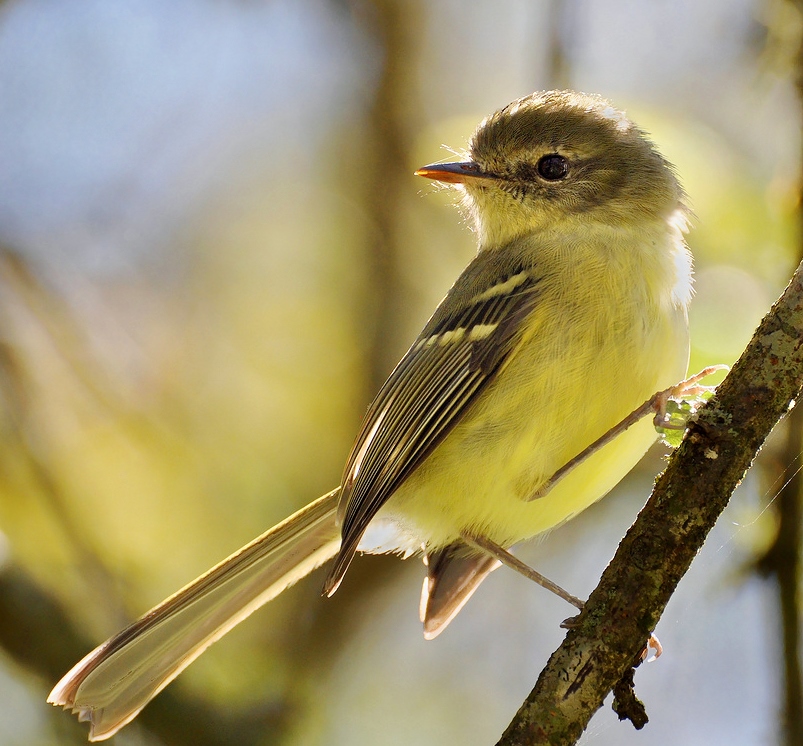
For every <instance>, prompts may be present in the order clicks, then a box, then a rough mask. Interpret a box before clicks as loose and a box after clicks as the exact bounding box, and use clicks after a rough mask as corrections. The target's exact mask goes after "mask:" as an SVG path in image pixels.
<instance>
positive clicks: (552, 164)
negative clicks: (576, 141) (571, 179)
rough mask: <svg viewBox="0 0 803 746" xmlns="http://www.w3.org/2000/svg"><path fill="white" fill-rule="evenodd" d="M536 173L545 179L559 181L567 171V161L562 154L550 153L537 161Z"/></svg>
mask: <svg viewBox="0 0 803 746" xmlns="http://www.w3.org/2000/svg"><path fill="white" fill-rule="evenodd" d="M536 169H537V170H538V175H539V176H540V177H541V178H542V179H546V180H547V181H560V179H563V178H565V177H566V174H568V173H569V161H567V160H566V159H565V158H564V157H563V156H562V155H558V154H557V153H551V154H550V155H545V156H544V157H543V158H541V160H539V161H538V165H537V166H536Z"/></svg>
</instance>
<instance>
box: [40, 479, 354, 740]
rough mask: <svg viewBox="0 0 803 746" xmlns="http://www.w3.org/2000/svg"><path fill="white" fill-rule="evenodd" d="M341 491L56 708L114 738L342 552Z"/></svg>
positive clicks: (74, 674) (157, 617) (263, 541)
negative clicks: (231, 634) (233, 633)
mask: <svg viewBox="0 0 803 746" xmlns="http://www.w3.org/2000/svg"><path fill="white" fill-rule="evenodd" d="M339 493H340V489H339V488H338V489H335V490H333V491H332V492H330V493H328V494H326V495H324V496H323V497H320V498H318V499H317V500H316V501H314V502H312V503H310V504H309V505H307V506H306V507H305V508H302V509H301V510H299V511H298V512H297V513H294V514H293V515H291V516H290V517H289V518H287V519H286V520H285V521H283V522H282V523H280V524H278V525H277V526H274V527H273V528H272V529H270V530H269V531H267V532H266V533H264V534H262V536H260V537H258V538H257V539H255V540H254V541H252V542H251V543H250V544H248V545H247V546H245V547H243V548H242V549H240V550H239V551H238V552H236V553H235V554H233V555H231V556H230V557H228V558H227V559H225V560H223V561H222V562H221V563H220V564H218V565H216V566H215V567H213V568H212V569H211V570H209V571H208V572H207V573H205V574H204V575H202V576H201V577H199V578H198V579H196V580H194V581H193V582H192V583H190V584H189V585H187V586H185V587H184V588H182V589H181V590H180V591H178V592H177V593H175V594H174V595H172V596H171V597H170V598H168V599H166V600H165V601H163V602H162V603H161V604H159V605H158V606H156V607H155V608H154V609H152V610H151V611H149V612H148V613H147V614H145V615H144V616H143V617H141V618H140V619H139V620H138V621H136V622H134V623H133V624H132V625H130V626H129V627H127V628H126V629H124V630H123V631H122V632H120V633H119V634H117V635H115V636H114V637H112V638H110V639H109V640H107V641H106V642H105V643H103V644H102V645H100V646H99V647H98V648H96V649H95V650H93V651H92V652H91V653H89V655H87V656H86V657H85V658H84V659H83V660H81V661H80V662H79V663H77V664H76V665H75V666H74V667H73V668H72V669H71V670H70V671H69V672H68V673H67V674H66V675H65V676H64V677H63V678H62V679H61V681H59V683H58V684H56V686H55V687H54V689H53V691H52V692H51V693H50V696H49V697H48V700H47V701H48V702H50V703H51V704H54V705H62V706H64V707H70V708H72V710H73V712H74V713H76V714H77V715H78V719H79V720H82V721H83V720H88V721H89V722H90V724H91V731H90V737H89V740H90V741H102V740H104V739H106V738H109V737H110V736H112V735H114V734H115V733H116V732H117V731H118V730H119V729H120V728H122V727H123V726H124V725H125V724H126V723H128V722H130V721H131V720H132V719H133V718H134V717H136V715H137V713H138V712H139V711H140V710H141V709H142V708H143V707H144V706H145V705H146V704H147V703H148V702H149V701H150V700H151V699H152V698H153V697H155V696H156V695H157V694H158V693H159V692H160V691H161V690H162V689H164V687H165V686H167V685H168V684H169V683H170V682H171V681H172V680H173V679H174V678H175V677H176V676H178V675H179V674H180V673H181V672H182V671H183V670H184V669H185V668H186V667H187V666H188V665H189V664H190V663H192V661H194V660H195V659H196V658H197V657H198V656H199V655H200V654H201V653H203V651H204V650H206V648H208V647H209V646H210V645H211V644H212V643H213V642H215V641H216V640H218V639H220V638H221V637H222V636H223V635H225V634H226V633H227V632H228V631H229V630H230V629H231V628H232V627H234V626H235V625H237V624H239V623H240V622H241V621H242V620H243V619H245V618H246V617H247V616H248V615H249V614H251V613H252V612H254V611H256V610H257V609H258V608H259V607H260V606H262V605H263V604H264V603H266V602H268V601H270V600H271V599H272V598H274V597H275V596H277V595H278V594H279V593H281V592H282V591H283V590H284V589H285V588H287V587H289V586H290V585H292V584H293V583H295V582H296V581H298V580H300V579H301V578H303V577H304V576H305V575H307V574H308V573H310V572H312V570H314V569H315V568H316V567H318V566H319V565H321V564H323V563H324V562H326V560H328V559H330V558H331V557H333V556H334V555H335V554H337V551H338V548H339V546H340V536H339V532H338V529H337V501H338V496H339Z"/></svg>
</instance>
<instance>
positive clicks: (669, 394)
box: [527, 365, 728, 502]
mask: <svg viewBox="0 0 803 746" xmlns="http://www.w3.org/2000/svg"><path fill="white" fill-rule="evenodd" d="M727 368H728V366H727V365H710V366H708V367H707V368H703V370H701V371H700V372H699V373H696V374H695V375H693V376H691V377H690V378H687V379H686V380H685V381H681V382H680V383H677V384H675V385H674V386H670V387H669V388H668V389H664V390H663V391H659V392H658V393H657V394H653V395H652V396H651V397H650V398H649V399H647V401H645V402H644V404H642V405H641V406H640V407H638V408H637V409H634V410H633V411H632V412H631V413H630V414H629V415H627V417H625V418H624V419H623V420H622V421H621V422H619V423H618V424H616V425H614V426H613V427H612V428H611V429H610V430H608V431H607V432H606V433H605V434H603V435H602V436H601V437H599V438H597V440H595V441H594V442H593V443H592V444H591V445H590V446H588V447H587V448H585V449H583V450H582V451H580V453H578V454H577V455H576V456H575V457H574V458H572V459H570V460H569V461H567V462H566V463H565V464H564V465H563V466H561V468H560V469H558V470H557V471H556V472H555V473H554V474H553V475H552V476H551V477H550V478H549V479H547V480H546V481H545V482H544V483H543V484H542V485H541V486H540V487H539V488H538V489H537V490H536V491H535V492H534V493H533V494H532V495H531V496H530V497H529V498H528V499H527V500H528V502H529V501H531V500H537V499H538V498H539V497H544V495H546V494H547V493H548V492H549V491H550V490H551V489H552V488H553V487H554V486H555V485H556V484H557V483H558V482H559V481H560V480H561V479H563V477H565V476H566V475H567V474H568V473H569V472H570V471H572V469H574V468H575V467H576V466H579V465H580V464H581V463H583V461H585V460H586V459H587V458H589V456H592V455H593V454H595V453H596V452H597V451H599V450H600V449H601V448H603V447H604V446H606V445H608V443H610V442H611V441H612V440H613V439H614V438H616V437H617V436H619V435H621V434H622V433H623V432H624V431H625V430H627V429H628V428H629V427H630V426H631V425H634V424H635V423H636V422H638V421H639V420H640V419H641V418H642V417H644V416H646V415H647V414H649V413H650V412H654V413H655V415H654V417H653V422H654V423H655V426H656V427H660V428H664V429H672V430H676V429H685V428H686V423H683V424H682V425H676V424H674V423H671V422H670V421H669V418H668V416H667V411H666V407H667V403H668V402H669V400H670V399H676V398H679V397H681V396H699V395H700V394H703V393H706V392H710V391H713V390H714V387H713V386H701V385H700V381H701V380H702V379H703V378H706V377H707V376H710V375H711V374H712V373H715V372H716V371H718V370H723V369H724V370H727Z"/></svg>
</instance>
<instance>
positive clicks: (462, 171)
mask: <svg viewBox="0 0 803 746" xmlns="http://www.w3.org/2000/svg"><path fill="white" fill-rule="evenodd" d="M415 175H416V176H424V177H426V178H427V179H435V180H436V181H445V182H447V183H449V184H465V183H466V182H467V181H476V180H479V179H483V180H487V179H496V178H498V177H497V176H495V175H494V174H489V173H486V172H484V171H483V170H482V169H481V168H480V166H479V164H477V163H474V162H473V161H464V162H462V163H433V164H432V165H430V166H424V167H423V168H419V169H418V171H416V172H415Z"/></svg>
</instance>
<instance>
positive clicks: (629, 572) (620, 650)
mask: <svg viewBox="0 0 803 746" xmlns="http://www.w3.org/2000/svg"><path fill="white" fill-rule="evenodd" d="M801 384H803V264H801V266H799V267H798V269H797V271H796V272H795V275H794V277H793V279H792V281H791V283H790V284H789V286H788V287H787V289H786V290H785V291H784V294H783V295H782V297H781V298H780V299H779V300H778V302H777V303H776V304H775V306H774V307H773V309H772V310H771V311H770V313H769V314H768V315H767V316H766V317H765V318H764V320H763V321H762V323H761V325H760V326H759V328H758V330H757V331H756V333H755V335H754V336H753V339H752V341H751V342H750V345H749V346H748V347H747V349H746V350H745V352H744V353H743V355H742V357H741V358H740V359H739V361H738V362H737V363H736V365H735V366H734V367H733V370H732V371H731V373H730V374H729V375H728V377H727V378H726V379H725V381H724V382H723V383H722V384H721V385H720V386H719V388H718V389H717V393H716V395H715V396H714V397H713V398H712V399H711V400H710V401H709V402H708V403H707V404H706V405H705V407H703V408H702V409H701V410H700V411H699V413H698V415H697V416H696V418H695V420H694V422H692V423H691V425H690V427H689V430H688V432H687V434H686V437H685V439H684V441H683V443H682V444H681V446H680V448H678V450H677V451H676V452H675V453H674V454H673V456H672V458H671V460H670V463H669V466H668V467H667V469H666V471H665V472H664V473H663V474H662V475H661V476H660V477H659V479H658V481H657V482H656V485H655V489H654V490H653V493H652V496H651V497H650V499H649V501H648V502H647V505H646V506H645V507H644V509H643V510H642V512H641V514H640V515H639V517H638V520H637V521H636V522H635V523H634V525H633V526H632V527H631V529H630V530H629V531H628V533H627V535H626V536H625V538H624V539H623V540H622V542H621V544H620V545H619V549H618V551H617V553H616V556H615V557H614V559H613V560H612V562H611V564H610V565H609V566H608V568H607V569H606V571H605V573H604V574H603V576H602V578H601V580H600V583H599V585H598V586H597V588H596V589H595V590H594V592H593V593H592V594H591V596H590V598H589V599H588V603H587V604H586V608H585V610H584V611H583V613H582V614H581V615H580V617H579V618H578V620H577V624H576V626H574V627H573V628H572V629H571V630H570V631H569V633H568V634H567V635H566V639H565V640H564V642H563V644H562V645H561V646H560V648H559V649H558V650H557V651H555V653H554V654H553V655H552V657H551V658H550V660H549V663H548V664H547V666H546V668H545V669H544V670H543V671H542V672H541V675H540V677H539V679H538V681H537V683H536V685H535V688H534V689H533V691H532V692H531V693H530V695H529V696H528V698H527V700H526V701H525V702H524V704H523V705H522V707H521V709H520V710H519V712H518V713H517V714H516V717H515V718H514V719H513V721H512V722H511V724H510V725H509V726H508V728H507V730H506V731H505V733H504V734H503V736H502V738H501V740H500V741H499V745H500V746H524V745H525V744H528V745H529V744H570V743H574V742H575V741H576V740H577V739H578V738H579V737H580V735H581V733H582V732H583V730H584V729H585V727H586V725H587V724H588V722H589V720H590V719H591V716H592V715H593V714H594V712H596V711H597V710H598V709H599V708H600V707H601V706H602V703H603V700H604V698H605V697H606V696H607V694H608V693H609V692H610V691H612V690H613V689H614V687H616V686H617V684H618V683H619V682H620V681H621V680H622V679H623V677H626V676H627V675H628V673H629V671H630V669H631V668H632V666H633V662H634V661H635V660H638V656H639V653H640V651H641V650H642V649H643V647H644V645H645V643H646V641H647V639H648V637H649V634H650V632H651V631H652V630H653V629H655V626H656V624H657V623H658V620H659V619H660V617H661V614H662V613H663V610H664V608H665V607H666V604H667V602H668V601H669V598H670V596H671V595H672V593H673V592H674V590H675V588H676V587H677V584H678V582H679V581H680V579H681V578H682V577H683V575H684V574H685V572H686V570H688V568H689V565H691V562H692V560H693V559H694V557H695V555H696V554H697V552H698V551H699V550H700V548H701V547H702V545H703V542H704V541H705V538H706V536H707V535H708V532H709V531H710V530H711V528H712V527H713V525H714V523H715V522H716V520H717V518H718V517H719V515H720V513H721V512H722V511H723V510H724V508H725V506H726V505H727V503H728V500H729V499H730V495H731V493H732V492H733V490H734V488H735V487H736V486H737V485H738V484H739V482H740V480H741V479H742V477H743V476H744V474H745V472H746V471H747V469H748V468H749V466H750V464H751V462H752V460H753V458H754V457H755V455H756V453H757V452H758V450H759V449H760V447H761V445H762V443H763V442H764V439H765V438H766V437H767V435H768V434H769V432H770V431H771V430H772V428H773V426H774V425H775V424H776V423H777V422H778V420H779V419H780V418H781V417H783V415H784V414H785V413H786V412H787V411H788V409H789V406H790V402H792V401H793V400H794V399H795V398H796V397H797V396H798V394H799V393H800V389H801ZM620 689H621V685H620ZM627 689H628V687H626V686H625V688H624V690H625V691H627Z"/></svg>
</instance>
